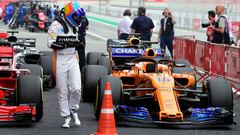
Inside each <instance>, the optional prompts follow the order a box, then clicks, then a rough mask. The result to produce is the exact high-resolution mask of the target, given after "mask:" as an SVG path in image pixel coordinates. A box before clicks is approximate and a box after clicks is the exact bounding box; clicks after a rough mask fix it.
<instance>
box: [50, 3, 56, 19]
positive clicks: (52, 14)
mask: <svg viewBox="0 0 240 135" xmlns="http://www.w3.org/2000/svg"><path fill="white" fill-rule="evenodd" d="M55 10H56V5H54V6H53V7H51V10H50V13H51V19H52V20H55Z"/></svg>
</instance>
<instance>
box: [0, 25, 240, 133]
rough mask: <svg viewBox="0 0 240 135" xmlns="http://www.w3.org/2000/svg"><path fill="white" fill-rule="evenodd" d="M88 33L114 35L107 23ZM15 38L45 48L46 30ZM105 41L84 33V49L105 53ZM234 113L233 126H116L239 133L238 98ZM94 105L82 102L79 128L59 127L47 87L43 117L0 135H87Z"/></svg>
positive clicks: (1, 127) (0, 128)
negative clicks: (234, 123) (32, 39)
mask: <svg viewBox="0 0 240 135" xmlns="http://www.w3.org/2000/svg"><path fill="white" fill-rule="evenodd" d="M0 30H7V27H6V26H4V25H3V24H2V23H0ZM89 32H91V33H95V34H98V35H100V36H102V37H105V38H116V29H114V28H111V27H108V26H106V25H102V24H98V23H94V22H91V24H90V30H89ZM16 35H17V36H18V37H26V38H27V37H34V38H37V48H38V49H39V50H47V49H48V48H47V45H46V41H47V35H46V33H43V32H40V33H30V32H27V31H26V30H24V29H20V33H19V34H16ZM105 47H106V41H104V40H102V39H99V38H97V37H94V36H93V35H87V48H86V50H87V51H102V52H106V48H105ZM234 112H235V113H236V116H237V117H236V118H235V122H237V124H238V125H236V126H234V125H232V126H227V127H225V126H218V127H216V126H210V127H209V126H160V127H149V126H147V125H139V124H138V125H137V127H134V126H133V125H131V124H128V125H121V126H118V127H117V131H118V134H119V135H147V134H148V135H160V134H161V135H239V134H240V126H239V124H240V118H239V117H240V114H239V112H240V100H236V101H235V107H234ZM93 114H94V113H93V107H92V105H91V104H89V103H84V102H81V104H80V110H79V117H80V120H81V122H82V125H81V126H80V127H76V126H73V127H71V128H70V129H62V128H61V124H62V122H63V119H62V118H61V117H60V116H59V112H58V104H57V101H56V90H55V89H50V90H48V91H45V92H44V116H43V119H42V120H41V121H40V122H39V123H34V124H22V123H0V135H67V134H68V135H89V134H90V133H94V132H95V131H96V129H97V122H96V120H95V118H94V115H93Z"/></svg>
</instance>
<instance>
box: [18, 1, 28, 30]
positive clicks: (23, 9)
mask: <svg viewBox="0 0 240 135" xmlns="http://www.w3.org/2000/svg"><path fill="white" fill-rule="evenodd" d="M26 13H27V9H26V6H25V5H24V4H22V5H21V6H20V9H19V24H20V27H22V26H23V24H24V17H25V16H26Z"/></svg>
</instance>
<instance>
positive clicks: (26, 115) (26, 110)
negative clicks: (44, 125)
mask: <svg viewBox="0 0 240 135" xmlns="http://www.w3.org/2000/svg"><path fill="white" fill-rule="evenodd" d="M35 115H36V107H35V105H20V106H0V122H1V121H27V122H30V121H33V120H34V118H35Z"/></svg>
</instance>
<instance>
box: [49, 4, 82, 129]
mask: <svg viewBox="0 0 240 135" xmlns="http://www.w3.org/2000/svg"><path fill="white" fill-rule="evenodd" d="M83 15H84V11H83V9H82V8H81V7H80V6H79V4H78V2H70V3H68V4H67V5H66V6H65V7H64V8H63V9H62V10H61V17H60V18H59V19H57V20H56V21H54V22H53V23H52V24H51V26H50V28H49V30H48V46H49V47H50V48H52V49H54V60H55V61H54V68H55V77H56V83H57V84H56V85H57V86H56V88H57V101H58V104H59V109H60V115H61V116H62V117H63V118H64V120H65V121H64V124H63V125H62V127H63V128H69V127H70V121H71V116H72V117H73V119H74V121H75V122H74V123H75V124H76V125H80V124H81V122H80V120H79V118H78V115H77V110H78V109H79V102H80V97H81V76H80V70H79V64H78V53H77V51H76V48H79V46H80V47H81V45H82V44H80V41H79V40H78V39H77V37H78V35H77V27H78V26H79V25H80V24H81V16H83ZM68 89H69V91H70V99H69V101H68Z"/></svg>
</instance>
